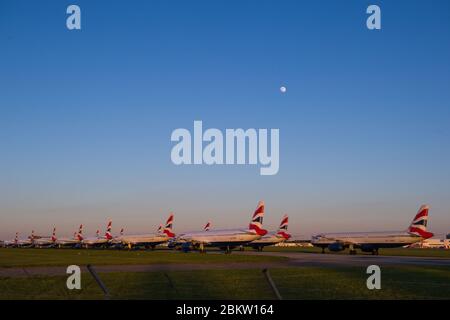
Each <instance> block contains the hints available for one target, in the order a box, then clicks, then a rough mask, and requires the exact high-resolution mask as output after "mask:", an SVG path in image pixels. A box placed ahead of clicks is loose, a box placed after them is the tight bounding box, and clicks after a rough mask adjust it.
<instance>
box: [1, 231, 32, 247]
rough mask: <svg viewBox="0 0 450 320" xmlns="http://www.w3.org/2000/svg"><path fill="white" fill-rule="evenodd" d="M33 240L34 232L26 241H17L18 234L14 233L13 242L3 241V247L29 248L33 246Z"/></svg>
mask: <svg viewBox="0 0 450 320" xmlns="http://www.w3.org/2000/svg"><path fill="white" fill-rule="evenodd" d="M33 239H34V230H33V231H31V235H30V236H29V237H28V238H27V239H19V233H18V232H16V236H15V237H14V240H9V241H5V242H4V243H3V245H4V246H5V247H12V248H29V247H31V246H32V245H33Z"/></svg>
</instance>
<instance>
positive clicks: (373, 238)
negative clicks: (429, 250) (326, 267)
mask: <svg viewBox="0 0 450 320" xmlns="http://www.w3.org/2000/svg"><path fill="white" fill-rule="evenodd" d="M428 210H429V208H428V206H426V205H423V206H421V207H420V209H419V212H417V214H416V216H415V217H414V219H413V221H412V222H411V225H410V226H409V228H408V229H407V230H405V231H392V232H358V233H356V232H355V233H328V234H319V235H316V236H313V237H312V240H311V243H312V244H313V245H314V246H316V247H320V248H322V253H324V252H325V248H328V250H330V251H342V250H345V249H346V248H349V249H350V254H356V249H360V250H361V251H363V252H372V254H374V255H377V254H378V249H380V248H395V247H403V246H406V245H410V244H412V243H415V242H419V241H423V240H425V239H428V238H431V237H432V236H433V234H432V233H431V232H427V221H428Z"/></svg>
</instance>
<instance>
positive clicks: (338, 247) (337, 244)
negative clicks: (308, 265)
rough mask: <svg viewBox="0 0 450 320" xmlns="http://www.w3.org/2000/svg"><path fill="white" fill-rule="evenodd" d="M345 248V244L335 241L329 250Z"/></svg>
mask: <svg viewBox="0 0 450 320" xmlns="http://www.w3.org/2000/svg"><path fill="white" fill-rule="evenodd" d="M344 249H345V248H344V245H343V244H342V243H340V242H335V243H332V244H330V245H329V246H328V250H330V251H342V250H344Z"/></svg>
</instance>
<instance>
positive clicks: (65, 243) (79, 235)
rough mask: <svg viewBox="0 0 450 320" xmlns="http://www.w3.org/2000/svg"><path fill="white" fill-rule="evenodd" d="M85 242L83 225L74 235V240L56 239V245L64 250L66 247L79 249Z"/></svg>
mask: <svg viewBox="0 0 450 320" xmlns="http://www.w3.org/2000/svg"><path fill="white" fill-rule="evenodd" d="M82 240H83V225H82V224H80V227H79V228H78V232H75V233H74V234H73V238H58V237H56V241H55V243H56V245H57V246H58V248H64V247H77V246H79V245H80V244H81V241H82Z"/></svg>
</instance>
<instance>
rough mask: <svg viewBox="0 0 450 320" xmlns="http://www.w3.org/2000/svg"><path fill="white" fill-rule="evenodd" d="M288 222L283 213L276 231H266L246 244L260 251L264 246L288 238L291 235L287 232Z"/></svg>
mask: <svg viewBox="0 0 450 320" xmlns="http://www.w3.org/2000/svg"><path fill="white" fill-rule="evenodd" d="M288 224H289V218H288V216H287V215H285V216H284V217H283V219H281V223H280V227H279V228H278V231H277V232H271V233H268V234H266V235H264V236H262V237H261V238H260V239H258V240H255V241H252V242H250V243H249V244H248V246H250V247H252V248H253V249H255V250H258V251H262V250H263V248H264V247H265V246H271V245H274V244H277V243H280V242H284V241H286V240H288V239H289V238H290V237H291V235H290V234H289V233H287V229H288Z"/></svg>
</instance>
